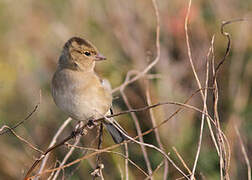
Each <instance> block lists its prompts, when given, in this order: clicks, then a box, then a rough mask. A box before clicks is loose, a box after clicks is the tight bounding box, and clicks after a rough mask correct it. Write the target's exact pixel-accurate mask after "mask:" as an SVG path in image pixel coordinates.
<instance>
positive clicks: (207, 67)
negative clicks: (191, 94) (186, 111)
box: [191, 36, 214, 180]
mask: <svg viewBox="0 0 252 180" xmlns="http://www.w3.org/2000/svg"><path fill="white" fill-rule="evenodd" d="M211 42H212V43H211V45H210V48H209V51H208V53H207V58H206V76H205V79H206V80H205V86H207V85H208V80H209V56H210V54H211V52H212V51H213V47H212V46H213V43H214V36H213V37H212V41H211ZM207 92H208V91H207V89H205V93H204V107H203V111H204V112H207ZM204 122H205V114H202V115H201V125H200V136H199V142H198V148H197V152H196V156H195V160H194V164H193V170H192V175H191V180H193V179H195V177H194V174H195V170H196V166H197V162H198V159H199V154H200V149H201V144H202V136H203V129H204Z"/></svg>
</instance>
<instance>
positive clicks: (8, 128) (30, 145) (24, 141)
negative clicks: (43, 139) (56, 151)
mask: <svg viewBox="0 0 252 180" xmlns="http://www.w3.org/2000/svg"><path fill="white" fill-rule="evenodd" d="M1 129H3V130H4V129H7V130H8V131H9V132H11V133H12V134H13V135H14V136H16V137H17V138H18V139H19V140H20V141H22V142H23V143H25V144H27V145H28V146H29V147H30V148H31V149H33V150H35V151H37V152H39V153H40V154H43V153H44V152H43V151H42V150H40V149H38V148H36V147H35V146H34V145H32V143H30V142H29V141H27V140H26V139H24V138H23V137H21V136H19V135H18V134H17V133H16V132H15V131H14V130H13V128H10V127H8V126H6V125H4V126H2V128H1Z"/></svg>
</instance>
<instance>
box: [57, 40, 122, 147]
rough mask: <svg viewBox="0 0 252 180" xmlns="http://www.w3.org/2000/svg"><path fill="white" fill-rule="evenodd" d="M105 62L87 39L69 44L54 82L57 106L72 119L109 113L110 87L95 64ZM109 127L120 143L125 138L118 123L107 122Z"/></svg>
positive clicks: (83, 118) (62, 55)
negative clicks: (99, 74)
mask: <svg viewBox="0 0 252 180" xmlns="http://www.w3.org/2000/svg"><path fill="white" fill-rule="evenodd" d="M105 59H106V58H105V57H104V56H102V55H101V54H100V53H99V52H98V50H97V48H96V47H95V46H94V45H92V44H91V43H90V42H89V41H87V40H84V39H81V38H78V37H73V38H71V39H70V40H68V41H67V42H66V43H65V45H64V47H63V51H62V54H61V56H60V59H59V63H58V67H57V70H56V72H55V74H54V76H53V79H52V96H53V99H54V101H55V103H56V105H57V106H58V107H59V108H60V109H61V110H62V111H64V112H65V113H67V114H68V115H69V116H70V117H72V118H74V119H76V120H82V121H85V120H88V119H90V118H99V117H102V116H104V115H107V114H109V112H110V111H109V110H110V108H111V105H112V95H111V89H110V86H109V85H108V84H106V83H104V82H106V81H102V80H101V79H100V78H99V77H98V76H97V75H96V73H95V72H94V67H95V62H96V61H100V60H105ZM111 120H112V122H114V120H113V119H112V118H111ZM105 124H106V125H107V129H108V131H109V132H110V134H111V135H112V137H113V139H114V141H115V142H116V143H120V142H122V141H123V140H124V139H125V137H124V136H123V135H122V133H121V132H120V131H118V130H117V129H116V128H115V126H114V124H111V123H110V122H106V121H105ZM115 124H116V126H117V127H119V126H118V124H117V123H116V122H115ZM119 128H120V127H119Z"/></svg>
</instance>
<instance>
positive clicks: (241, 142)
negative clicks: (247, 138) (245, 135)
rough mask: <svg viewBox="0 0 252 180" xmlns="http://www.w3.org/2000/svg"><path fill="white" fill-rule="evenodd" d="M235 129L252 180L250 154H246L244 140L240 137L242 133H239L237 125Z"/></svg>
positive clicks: (249, 179) (249, 178)
mask: <svg viewBox="0 0 252 180" xmlns="http://www.w3.org/2000/svg"><path fill="white" fill-rule="evenodd" d="M234 127H235V132H236V134H237V137H238V139H239V143H240V147H241V150H242V154H243V156H244V159H245V162H246V165H247V168H248V180H251V166H250V162H249V158H248V154H247V152H246V149H245V146H244V143H243V141H242V138H241V135H240V132H239V130H238V128H237V126H236V125H235V126H234Z"/></svg>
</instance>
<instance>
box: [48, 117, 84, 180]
mask: <svg viewBox="0 0 252 180" xmlns="http://www.w3.org/2000/svg"><path fill="white" fill-rule="evenodd" d="M77 126H79V127H78V128H82V126H83V122H81V121H80V123H79V124H78V125H77ZM80 138H81V135H78V136H77V137H76V139H75V142H74V145H77V144H78V143H79V142H80ZM74 150H75V148H74V147H71V149H70V150H69V151H68V153H67V154H66V155H65V157H64V159H63V160H62V162H61V163H60V166H59V167H61V166H64V164H65V163H66V161H67V160H68V158H69V157H70V156H71V155H72V153H73V151H74ZM59 173H60V170H58V171H57V172H56V173H55V175H54V177H53V178H52V180H56V179H57V177H58V175H59Z"/></svg>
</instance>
